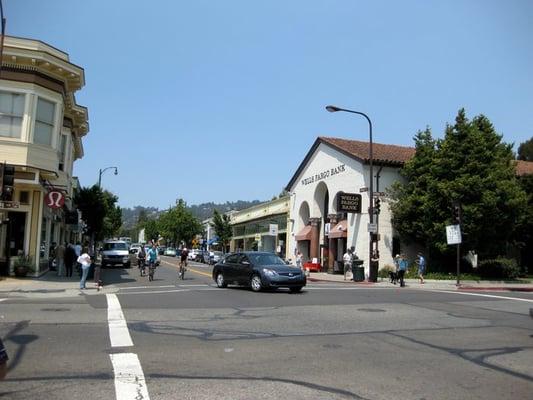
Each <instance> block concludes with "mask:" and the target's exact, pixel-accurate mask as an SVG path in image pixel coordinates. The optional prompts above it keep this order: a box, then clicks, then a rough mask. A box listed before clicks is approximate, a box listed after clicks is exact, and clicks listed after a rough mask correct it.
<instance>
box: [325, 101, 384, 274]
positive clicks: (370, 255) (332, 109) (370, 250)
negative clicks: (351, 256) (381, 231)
mask: <svg viewBox="0 0 533 400" xmlns="http://www.w3.org/2000/svg"><path fill="white" fill-rule="evenodd" d="M326 110H328V111H329V112H337V111H344V112H348V113H352V114H359V115H362V116H363V117H365V118H366V120H367V121H368V127H369V133H370V146H369V151H368V161H369V164H370V185H369V196H370V206H369V208H368V212H369V214H370V223H371V224H373V223H374V169H373V163H374V156H373V153H372V121H371V120H370V118H369V117H368V115H366V114H365V113H363V112H360V111H354V110H347V109H345V108H340V107H336V106H332V105H329V106H326ZM369 233H370V240H369V245H368V265H369V272H370V271H371V268H372V258H373V250H374V249H373V247H374V240H373V239H374V238H373V235H372V232H369ZM369 275H370V274H369Z"/></svg>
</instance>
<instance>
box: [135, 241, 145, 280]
mask: <svg viewBox="0 0 533 400" xmlns="http://www.w3.org/2000/svg"><path fill="white" fill-rule="evenodd" d="M145 260H146V250H145V249H144V246H141V248H140V249H139V251H138V252H137V265H138V266H139V271H140V273H141V276H144V275H146V271H145V269H144V265H145Z"/></svg>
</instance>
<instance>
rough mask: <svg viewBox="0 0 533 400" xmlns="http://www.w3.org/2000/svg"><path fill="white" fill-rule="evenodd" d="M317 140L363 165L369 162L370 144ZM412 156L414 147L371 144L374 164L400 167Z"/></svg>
mask: <svg viewBox="0 0 533 400" xmlns="http://www.w3.org/2000/svg"><path fill="white" fill-rule="evenodd" d="M319 140H321V141H322V142H325V143H327V144H329V145H331V146H333V147H335V148H337V149H338V150H341V151H343V152H344V153H348V155H352V156H355V157H356V158H359V159H360V160H363V161H364V162H365V163H366V162H368V161H369V151H370V144H369V143H368V142H361V141H359V140H348V139H340V138H333V137H325V136H320V137H319ZM414 155H415V148H414V147H406V146H396V145H392V144H381V143H374V142H372V156H373V157H372V158H373V162H374V163H376V164H396V165H400V166H401V165H403V164H404V163H405V162H406V161H407V160H409V159H410V158H411V157H413V156H414Z"/></svg>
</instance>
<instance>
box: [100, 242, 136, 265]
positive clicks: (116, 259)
mask: <svg viewBox="0 0 533 400" xmlns="http://www.w3.org/2000/svg"><path fill="white" fill-rule="evenodd" d="M117 264H120V265H123V266H124V267H125V268H130V267H131V262H130V252H129V246H128V243H126V242H124V241H122V240H106V241H105V242H104V245H103V247H102V267H105V266H106V265H111V266H115V265H117Z"/></svg>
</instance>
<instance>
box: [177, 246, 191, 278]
mask: <svg viewBox="0 0 533 400" xmlns="http://www.w3.org/2000/svg"><path fill="white" fill-rule="evenodd" d="M188 256H189V251H188V250H187V247H184V248H183V249H182V250H181V254H180V259H181V261H180V271H179V273H178V277H180V278H181V279H185V269H186V268H187V257H188Z"/></svg>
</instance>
